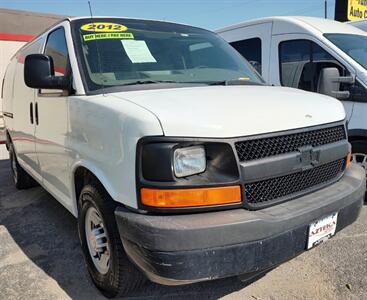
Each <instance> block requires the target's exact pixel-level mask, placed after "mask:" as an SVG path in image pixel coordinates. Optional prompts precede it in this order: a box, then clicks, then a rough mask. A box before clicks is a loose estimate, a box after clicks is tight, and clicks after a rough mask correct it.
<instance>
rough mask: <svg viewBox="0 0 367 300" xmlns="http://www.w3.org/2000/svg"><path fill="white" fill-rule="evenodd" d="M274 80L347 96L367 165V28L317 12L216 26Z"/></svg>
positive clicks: (357, 149) (357, 147)
mask: <svg viewBox="0 0 367 300" xmlns="http://www.w3.org/2000/svg"><path fill="white" fill-rule="evenodd" d="M217 32H218V33H219V34H220V35H221V36H222V37H223V38H224V39H225V40H227V41H228V42H229V43H230V44H231V45H232V46H233V47H234V48H235V49H236V50H237V51H238V52H240V53H241V54H242V55H243V56H244V57H245V58H246V59H247V60H249V61H250V62H251V63H252V65H253V66H254V67H255V68H256V69H257V71H258V72H259V73H260V74H261V75H262V76H263V78H264V79H265V80H266V81H267V82H268V83H270V84H273V85H282V86H288V87H293V88H299V89H302V90H306V91H310V92H317V93H321V94H326V95H330V96H333V97H335V98H337V99H339V100H342V102H343V104H344V106H345V108H346V111H347V120H348V133H349V141H350V142H351V143H352V149H353V154H354V155H353V158H354V161H355V162H357V163H359V164H360V165H362V166H363V167H364V169H365V170H367V90H366V88H367V33H365V32H363V31H362V30H359V29H357V28H354V27H352V26H350V25H348V24H343V23H340V22H337V21H332V20H325V19H320V18H312V17H271V18H263V19H258V20H254V21H248V22H244V23H240V24H237V25H233V26H229V27H226V28H223V29H220V30H218V31H217Z"/></svg>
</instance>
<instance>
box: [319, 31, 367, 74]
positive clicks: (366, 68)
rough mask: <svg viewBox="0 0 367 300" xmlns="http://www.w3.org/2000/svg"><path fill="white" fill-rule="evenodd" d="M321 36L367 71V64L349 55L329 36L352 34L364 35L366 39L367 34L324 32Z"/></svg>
mask: <svg viewBox="0 0 367 300" xmlns="http://www.w3.org/2000/svg"><path fill="white" fill-rule="evenodd" d="M323 36H324V37H325V38H326V39H327V40H328V41H329V42H330V43H332V44H333V45H334V46H335V47H337V48H338V49H339V50H341V51H342V52H343V53H344V54H345V55H347V56H348V57H349V58H350V59H352V60H353V61H354V62H356V63H357V64H358V65H359V66H361V67H362V68H363V69H364V70H366V71H367V64H366V66H364V65H362V64H361V63H360V62H359V61H358V60H357V59H356V58H354V57H353V56H351V55H350V54H349V53H348V52H347V51H345V50H344V49H342V48H341V47H340V46H339V45H338V44H336V43H334V42H333V41H332V40H331V39H330V38H329V37H330V36H354V37H365V38H366V39H367V35H362V34H354V33H337V32H336V33H324V34H323Z"/></svg>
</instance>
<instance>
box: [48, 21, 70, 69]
mask: <svg viewBox="0 0 367 300" xmlns="http://www.w3.org/2000/svg"><path fill="white" fill-rule="evenodd" d="M67 49H68V48H67V45H66V40H65V31H64V28H63V27H60V28H58V29H56V30H55V31H52V32H51V33H50V34H49V36H48V39H47V43H46V47H45V54H46V55H49V56H51V57H52V59H53V62H54V70H55V76H64V75H65V74H66V68H67V66H68V50H67Z"/></svg>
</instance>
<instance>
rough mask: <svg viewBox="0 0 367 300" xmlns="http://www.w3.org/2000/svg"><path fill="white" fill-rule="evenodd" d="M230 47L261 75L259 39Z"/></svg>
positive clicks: (239, 42) (248, 40)
mask: <svg viewBox="0 0 367 300" xmlns="http://www.w3.org/2000/svg"><path fill="white" fill-rule="evenodd" d="M230 45H231V46H232V47H233V48H235V49H236V50H237V51H238V52H239V53H240V54H241V55H242V56H243V57H244V58H246V59H247V60H248V61H249V63H250V64H251V65H252V66H253V67H254V68H255V69H256V71H257V72H259V74H261V39H260V38H252V39H247V40H242V41H237V42H232V43H230Z"/></svg>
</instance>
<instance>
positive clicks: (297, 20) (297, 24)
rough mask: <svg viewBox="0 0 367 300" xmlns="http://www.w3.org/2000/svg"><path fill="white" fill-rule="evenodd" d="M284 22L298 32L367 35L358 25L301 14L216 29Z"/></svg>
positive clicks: (219, 31) (227, 29)
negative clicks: (302, 15)
mask: <svg viewBox="0 0 367 300" xmlns="http://www.w3.org/2000/svg"><path fill="white" fill-rule="evenodd" d="M270 22H273V23H283V24H284V25H292V27H287V26H286V27H285V28H292V30H293V29H297V31H298V32H300V33H302V31H306V32H307V31H308V32H315V31H317V32H318V33H322V34H324V33H349V34H359V35H366V33H365V32H364V31H362V30H360V29H358V28H356V27H353V26H351V25H349V24H346V23H341V22H338V21H334V20H330V19H322V18H315V17H301V16H290V17H268V18H261V19H255V20H251V21H246V22H242V23H239V24H235V25H231V26H228V27H224V28H221V29H218V30H216V32H217V33H223V32H226V31H230V30H233V29H237V28H241V27H247V26H251V25H256V24H263V23H270Z"/></svg>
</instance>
